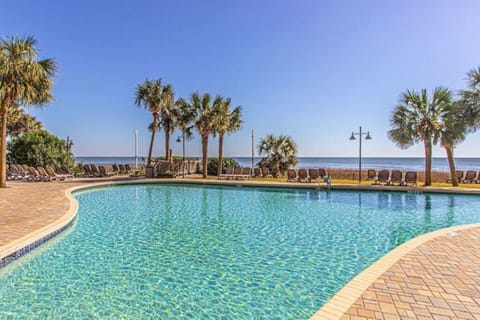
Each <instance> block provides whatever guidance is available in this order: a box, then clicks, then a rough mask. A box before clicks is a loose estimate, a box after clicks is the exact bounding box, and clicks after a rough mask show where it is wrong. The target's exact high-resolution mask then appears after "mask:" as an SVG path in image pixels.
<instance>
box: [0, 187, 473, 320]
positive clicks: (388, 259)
mask: <svg viewBox="0 0 480 320" xmlns="http://www.w3.org/2000/svg"><path fill="white" fill-rule="evenodd" d="M170 183H176V184H197V185H224V186H251V187H278V188H300V189H311V190H327V191H328V190H352V191H388V192H390V191H399V192H413V193H424V192H425V193H449V194H471V195H480V190H472V189H463V188H447V187H420V188H417V187H415V188H412V187H391V186H375V185H351V184H348V185H347V184H342V185H340V184H337V185H331V186H327V185H323V184H314V185H312V184H304V183H291V182H267V181H266V182H263V181H221V180H198V179H182V180H178V179H162V180H157V179H138V180H133V181H128V180H123V181H112V180H110V181H103V182H92V183H86V184H84V185H79V186H74V187H70V188H67V189H65V190H64V194H65V196H66V198H67V200H68V210H67V211H66V213H65V214H64V215H63V216H62V217H61V218H59V219H58V220H56V221H54V222H53V223H50V224H49V225H47V226H44V227H42V228H40V229H38V230H36V231H34V232H32V233H30V234H28V235H26V236H23V237H21V238H18V239H16V240H14V241H12V242H10V243H8V244H6V245H4V246H2V247H0V268H2V267H3V266H4V265H2V264H1V262H2V261H3V260H4V259H5V258H8V257H10V256H15V255H16V253H19V255H18V257H20V256H22V255H24V254H25V253H28V252H29V251H31V250H33V249H35V248H36V247H38V246H39V245H40V244H42V243H44V242H45V241H47V240H49V239H51V238H52V237H54V236H56V235H58V234H59V233H61V232H62V231H64V230H65V229H66V228H67V227H68V226H70V225H71V223H72V222H73V221H74V219H75V218H76V216H77V212H78V201H77V200H76V198H75V197H74V195H73V193H74V192H75V191H79V190H87V189H95V188H99V187H108V186H116V185H136V184H170ZM66 207H67V206H66ZM475 227H480V223H475V224H468V225H461V226H454V227H448V228H443V229H439V230H436V231H432V232H429V233H427V234H423V235H419V236H417V237H415V238H413V239H410V240H409V241H407V242H406V243H404V244H402V245H400V246H398V247H396V248H394V249H393V250H392V251H390V252H388V253H387V254H385V255H384V256H382V257H381V258H380V259H378V260H377V261H376V262H374V263H373V264H372V265H370V266H369V267H367V268H366V269H364V270H363V271H361V272H360V273H359V274H358V275H357V276H356V277H355V278H353V279H352V280H350V281H349V282H348V283H347V284H346V285H345V286H344V287H342V289H340V290H339V291H338V292H337V293H336V294H335V295H334V296H332V297H331V298H330V299H329V300H328V301H327V302H326V303H325V304H324V305H323V306H322V307H321V308H320V309H319V310H318V311H317V312H315V313H314V314H313V315H312V316H311V318H310V319H313V320H318V319H340V318H341V317H342V316H343V315H344V314H345V313H346V312H347V311H348V310H349V308H350V307H351V306H352V305H353V304H354V303H355V301H356V300H357V299H358V298H359V297H361V295H362V294H363V293H364V292H365V291H366V290H367V289H368V288H369V287H370V286H371V285H372V284H373V283H374V281H375V280H376V279H378V278H379V277H380V276H381V275H382V274H383V273H385V272H386V271H387V270H388V269H390V268H391V267H392V266H393V265H395V263H396V262H398V261H399V260H400V259H401V258H403V257H404V256H405V255H407V254H408V253H410V252H411V251H413V250H414V249H416V248H417V247H419V246H420V245H422V244H424V243H426V242H428V241H430V240H432V239H434V238H436V237H440V236H445V235H447V234H448V233H450V232H454V231H460V230H465V229H470V228H475ZM18 257H14V260H15V259H16V258H18ZM8 263H9V262H7V263H6V264H8ZM6 264H5V265H6Z"/></svg>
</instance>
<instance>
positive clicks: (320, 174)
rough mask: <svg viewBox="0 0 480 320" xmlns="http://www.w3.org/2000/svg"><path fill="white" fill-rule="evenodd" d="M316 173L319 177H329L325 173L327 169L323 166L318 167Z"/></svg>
mask: <svg viewBox="0 0 480 320" xmlns="http://www.w3.org/2000/svg"><path fill="white" fill-rule="evenodd" d="M318 175H319V176H320V179H326V178H329V176H328V174H327V170H325V169H324V168H319V169H318Z"/></svg>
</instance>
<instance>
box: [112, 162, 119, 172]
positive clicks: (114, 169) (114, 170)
mask: <svg viewBox="0 0 480 320" xmlns="http://www.w3.org/2000/svg"><path fill="white" fill-rule="evenodd" d="M112 172H115V173H116V174H120V169H119V168H118V166H117V165H116V164H113V165H112Z"/></svg>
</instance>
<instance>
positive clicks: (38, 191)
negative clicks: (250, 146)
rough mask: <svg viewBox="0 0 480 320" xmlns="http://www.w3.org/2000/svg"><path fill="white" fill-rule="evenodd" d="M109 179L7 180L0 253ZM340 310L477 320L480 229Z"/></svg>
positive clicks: (432, 245)
mask: <svg viewBox="0 0 480 320" xmlns="http://www.w3.org/2000/svg"><path fill="white" fill-rule="evenodd" d="M112 180H114V181H115V180H125V178H123V179H122V178H114V179H109V180H105V179H97V180H93V179H83V180H74V181H72V182H48V183H39V182H38V183H34V182H9V188H7V189H0V252H1V251H2V250H1V249H2V247H3V246H5V245H7V244H8V243H10V242H12V241H15V240H17V239H18V238H21V237H25V236H28V235H29V234H31V233H33V232H35V231H36V230H38V229H39V228H42V227H45V226H47V225H49V224H51V223H52V222H54V221H56V220H58V219H60V218H61V217H62V216H63V215H64V214H65V212H66V211H67V209H68V208H69V202H68V201H67V198H66V196H65V190H66V189H67V188H70V187H73V186H80V185H84V184H86V183H92V182H95V181H112ZM177 181H179V180H177ZM190 181H193V180H190ZM234 183H235V184H238V183H239V182H234ZM247 183H248V182H247ZM253 183H254V184H262V185H265V184H266V183H259V182H253ZM273 184H274V185H278V184H277V183H273ZM283 185H285V184H283ZM286 185H288V186H290V187H292V186H293V184H286ZM302 186H303V187H305V186H306V185H305V184H303V185H302ZM345 310H347V311H346V313H345V314H344V315H343V316H340V317H336V318H341V319H344V320H347V319H348V320H357V319H384V320H388V319H440V320H444V319H445V320H446V319H480V228H479V227H476V228H469V229H464V230H459V231H456V232H450V233H448V234H447V235H444V236H439V237H436V238H434V239H432V240H429V241H427V242H425V243H423V244H421V245H420V246H418V247H417V248H415V249H413V250H412V251H410V252H409V253H407V254H406V255H404V256H403V257H402V258H400V260H398V261H397V262H396V263H395V264H394V265H393V266H392V267H391V268H390V269H388V270H387V271H386V272H385V273H383V274H382V275H381V276H380V277H378V278H377V279H376V280H375V281H374V282H373V283H372V284H371V285H370V286H369V287H368V289H367V290H366V291H365V292H364V293H363V294H362V295H361V297H359V298H358V299H357V300H356V302H355V303H354V304H353V305H351V306H350V307H348V306H347V308H345ZM332 318H333V317H332Z"/></svg>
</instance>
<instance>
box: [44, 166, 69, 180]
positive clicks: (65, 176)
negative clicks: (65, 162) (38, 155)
mask: <svg viewBox="0 0 480 320" xmlns="http://www.w3.org/2000/svg"><path fill="white" fill-rule="evenodd" d="M45 170H47V173H48V174H49V175H50V176H51V177H55V178H56V179H57V180H60V181H64V180H65V179H73V174H59V173H57V172H56V171H55V169H54V168H53V167H51V166H47V167H46V168H45Z"/></svg>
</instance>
